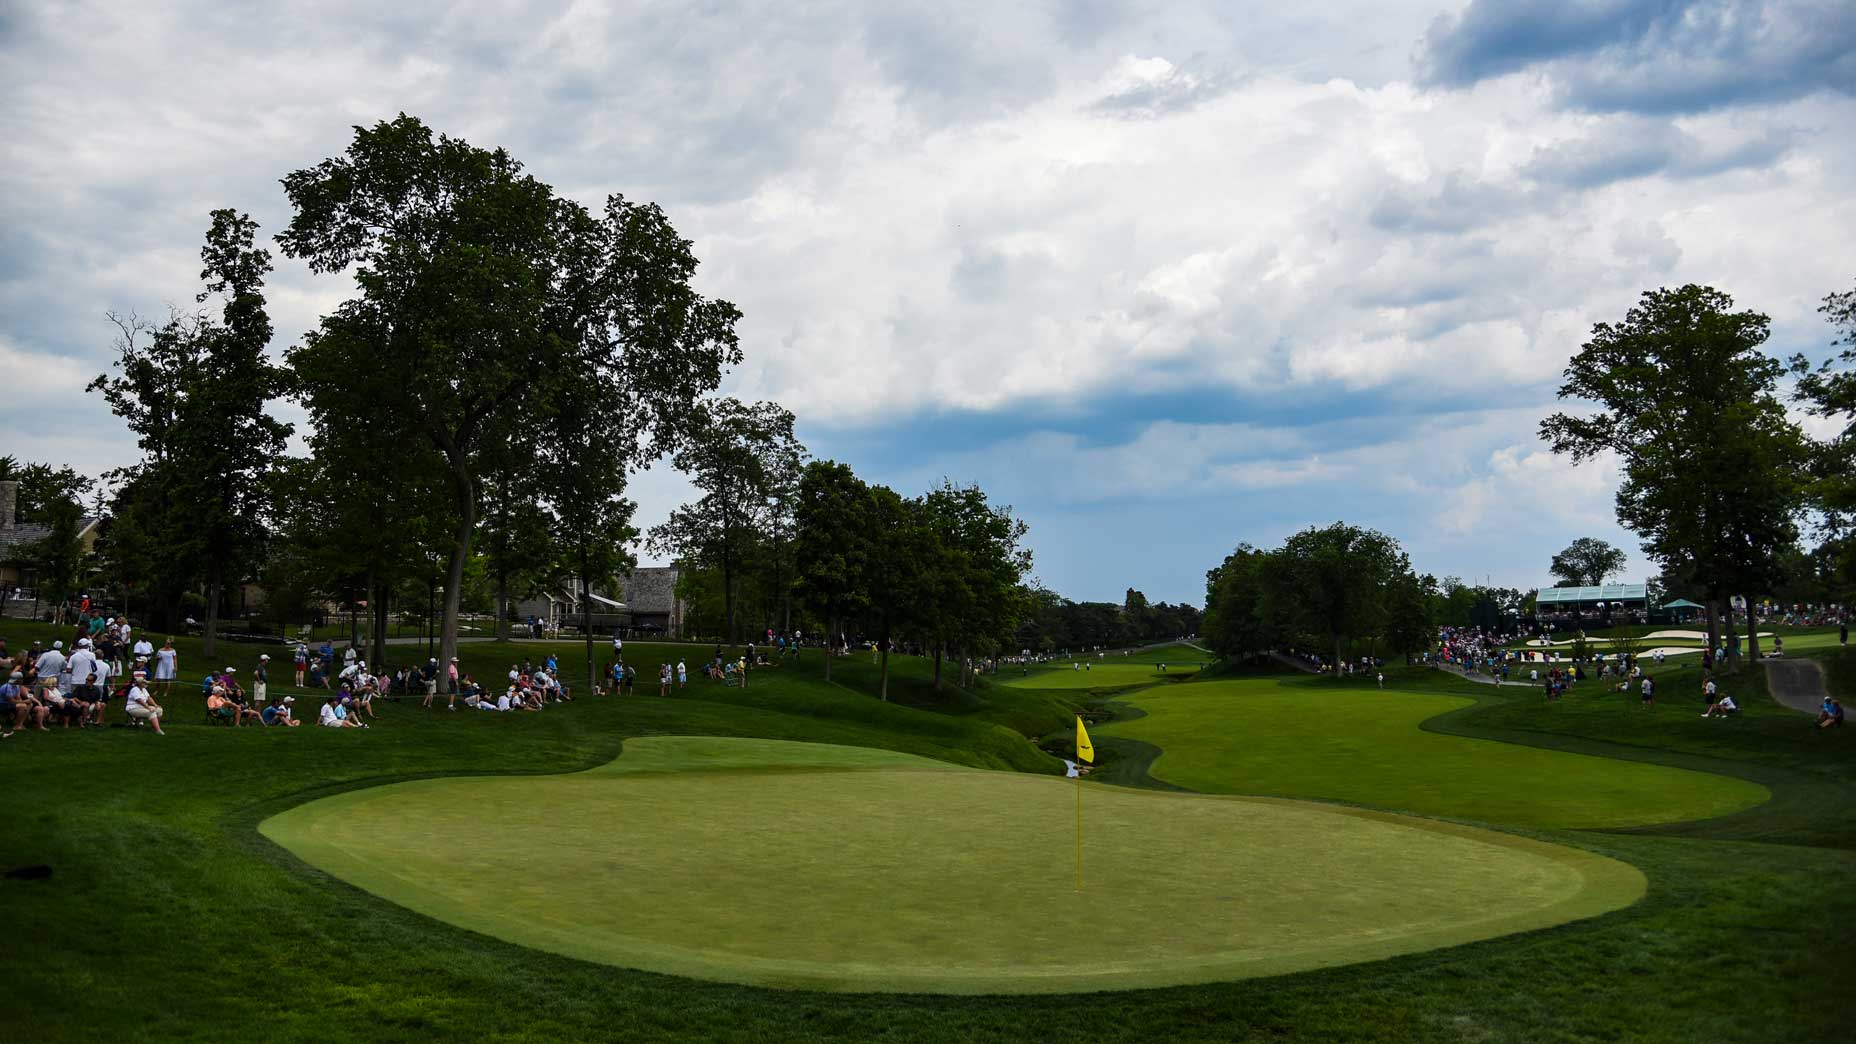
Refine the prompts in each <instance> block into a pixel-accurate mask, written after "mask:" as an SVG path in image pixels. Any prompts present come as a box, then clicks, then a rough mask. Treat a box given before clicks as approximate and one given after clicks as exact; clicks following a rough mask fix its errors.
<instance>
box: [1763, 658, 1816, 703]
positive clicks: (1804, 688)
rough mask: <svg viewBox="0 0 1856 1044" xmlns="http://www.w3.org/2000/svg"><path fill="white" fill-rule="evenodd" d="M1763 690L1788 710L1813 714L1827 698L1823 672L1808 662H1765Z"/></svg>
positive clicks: (1814, 664) (1813, 663) (1811, 662)
mask: <svg viewBox="0 0 1856 1044" xmlns="http://www.w3.org/2000/svg"><path fill="white" fill-rule="evenodd" d="M1765 663H1766V687H1767V688H1769V689H1771V690H1772V698H1773V699H1774V700H1776V701H1778V702H1779V703H1781V704H1784V705H1785V706H1787V707H1790V708H1791V709H1792V710H1796V711H1803V712H1805V713H1806V714H1816V713H1817V712H1818V709H1819V708H1820V707H1822V706H1823V705H1824V700H1825V698H1826V697H1828V696H1829V695H1830V692H1829V690H1827V689H1825V688H1824V670H1823V668H1821V667H1819V666H1818V665H1817V664H1816V663H1815V662H1813V661H1811V660H1767V661H1765Z"/></svg>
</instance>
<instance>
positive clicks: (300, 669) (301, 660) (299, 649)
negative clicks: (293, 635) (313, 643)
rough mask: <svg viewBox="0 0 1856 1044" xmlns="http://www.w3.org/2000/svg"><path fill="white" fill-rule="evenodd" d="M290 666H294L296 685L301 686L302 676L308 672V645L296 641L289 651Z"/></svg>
mask: <svg viewBox="0 0 1856 1044" xmlns="http://www.w3.org/2000/svg"><path fill="white" fill-rule="evenodd" d="M290 666H292V667H294V668H296V687H297V688H299V689H301V688H303V676H304V675H305V674H307V673H308V672H309V646H307V645H304V644H303V643H302V642H298V643H296V648H295V649H293V650H291V652H290Z"/></svg>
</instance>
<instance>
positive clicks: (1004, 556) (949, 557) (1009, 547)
mask: <svg viewBox="0 0 1856 1044" xmlns="http://www.w3.org/2000/svg"><path fill="white" fill-rule="evenodd" d="M919 510H920V518H921V524H922V529H921V533H920V537H921V544H920V548H919V550H918V554H919V555H921V560H920V561H919V562H918V563H917V567H918V570H919V572H920V575H921V578H922V584H921V597H922V598H923V604H922V605H921V606H919V607H918V609H919V611H920V616H921V621H922V624H923V626H924V628H925V629H926V630H927V632H928V633H929V636H930V637H932V638H933V645H934V661H935V662H934V668H935V670H934V685H935V688H936V689H939V688H940V687H941V661H942V659H943V657H944V656H945V655H946V654H947V653H948V652H950V651H953V652H958V653H962V654H966V653H979V654H982V655H987V654H991V653H995V652H997V651H998V650H999V648H1000V647H1001V644H1002V643H1003V642H1004V640H1005V639H1006V638H1007V637H1008V636H1009V635H1011V634H1012V632H1013V631H1014V630H1015V629H1016V628H1017V626H1018V617H1019V614H1020V612H1022V609H1023V607H1022V604H1021V603H1020V602H1019V601H1018V599H1017V593H1018V582H1019V580H1020V579H1021V578H1023V576H1024V575H1025V573H1027V572H1028V571H1030V569H1031V553H1030V552H1029V551H1027V550H1025V549H1024V548H1022V547H1020V546H1019V545H1020V542H1021V541H1022V540H1023V539H1024V537H1025V532H1026V527H1025V524H1024V523H1023V522H1022V521H1020V520H1018V519H1015V518H1013V517H1012V513H1011V509H1010V508H1003V507H994V506H992V505H991V504H988V503H987V502H986V494H985V492H984V491H983V490H981V489H980V488H979V487H978V486H956V485H954V484H953V483H951V482H943V483H942V484H941V485H940V486H939V487H938V488H936V489H933V490H930V491H929V492H928V493H927V494H926V495H925V496H923V497H922V498H921V500H920V502H919ZM962 673H963V678H962V683H963V684H964V683H965V681H966V679H965V677H964V674H965V670H964V656H963V672H962Z"/></svg>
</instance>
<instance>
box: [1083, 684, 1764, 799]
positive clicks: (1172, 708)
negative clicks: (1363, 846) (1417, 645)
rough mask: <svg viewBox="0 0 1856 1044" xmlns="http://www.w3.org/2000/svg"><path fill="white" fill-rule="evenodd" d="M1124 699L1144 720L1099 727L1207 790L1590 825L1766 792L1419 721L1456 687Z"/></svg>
mask: <svg viewBox="0 0 1856 1044" xmlns="http://www.w3.org/2000/svg"><path fill="white" fill-rule="evenodd" d="M1123 702H1125V703H1128V704H1132V705H1133V706H1135V707H1138V708H1140V709H1141V710H1142V711H1144V712H1145V713H1146V717H1143V718H1137V719H1134V720H1129V721H1120V722H1115V723H1113V724H1110V725H1107V726H1103V727H1101V728H1099V729H1097V730H1094V731H1095V732H1096V733H1097V734H1098V735H1100V736H1104V737H1126V738H1129V739H1136V740H1142V741H1144V742H1147V743H1151V744H1153V745H1154V746H1157V747H1159V748H1160V749H1161V754H1160V756H1159V757H1158V758H1157V759H1156V760H1155V761H1154V763H1153V765H1152V767H1151V768H1150V769H1149V770H1148V771H1149V772H1150V773H1151V774H1152V775H1153V777H1154V778H1156V779H1160V780H1164V781H1165V782H1168V783H1172V784H1174V785H1176V786H1181V787H1186V788H1188V789H1191V790H1197V791H1201V792H1206V793H1226V794H1269V795H1280V796H1283V797H1300V798H1319V799H1325V800H1334V801H1348V802H1356V803H1359V804H1363V805H1372V806H1376V807H1379V808H1389V809H1398V810H1401V811H1410V812H1421V813H1425V814H1429V815H1442V816H1453V817H1457V818H1461V819H1473V820H1479V821H1482V822H1490V823H1500V824H1504V825H1514V826H1526V827H1588V828H1591V827H1622V826H1642V825H1648V824H1653V823H1673V822H1682V821H1685V820H1693V819H1708V818H1712V817H1714V816H1722V815H1726V814H1728V813H1730V812H1738V811H1740V810H1741V809H1745V808H1751V807H1752V806H1754V805H1757V804H1760V803H1761V802H1763V801H1765V800H1766V799H1767V798H1768V797H1769V796H1770V795H1769V794H1768V792H1767V791H1766V789H1765V788H1764V787H1762V786H1759V785H1758V784H1756V783H1750V782H1747V781H1746V780H1741V779H1734V778H1732V777H1728V776H1716V775H1711V774H1708V773H1703V772H1690V771H1687V770H1684V769H1675V768H1667V767H1664V766H1660V765H1649V764H1644V763H1641V762H1632V761H1617V760H1613V759H1611V758H1598V757H1589V756H1586V755H1581V754H1567V753H1563V752H1560V751H1552V750H1541V749H1537V748H1534V747H1522V746H1517V745H1514V744H1509V743H1497V742H1493V741H1489V740H1473V739H1464V738H1461V737H1457V736H1445V735H1440V734H1437V733H1431V732H1424V731H1422V730H1420V729H1419V727H1418V726H1419V724H1420V723H1421V722H1423V721H1424V720H1425V719H1426V718H1430V717H1433V716H1435V715H1437V714H1441V713H1443V712H1445V711H1448V710H1453V709H1455V708H1457V707H1461V706H1464V705H1466V704H1468V703H1469V702H1470V701H1469V700H1466V699H1463V698H1461V697H1455V696H1431V695H1417V694H1412V693H1406V692H1381V691H1378V690H1370V689H1369V690H1348V689H1329V688H1317V687H1313V686H1309V685H1295V684H1288V685H1285V684H1281V683H1279V682H1278V681H1276V680H1274V679H1253V680H1236V681H1219V682H1197V683H1193V684H1188V685H1179V686H1168V687H1167V688H1165V689H1162V690H1155V691H1153V692H1147V693H1140V694H1137V695H1134V696H1130V697H1127V698H1126V699H1124V700H1123ZM1645 713H1659V714H1669V713H1675V714H1681V713H1692V712H1690V711H1688V709H1687V708H1686V706H1685V707H1684V708H1683V709H1682V710H1675V709H1673V708H1665V709H1659V710H1657V711H1655V712H1645Z"/></svg>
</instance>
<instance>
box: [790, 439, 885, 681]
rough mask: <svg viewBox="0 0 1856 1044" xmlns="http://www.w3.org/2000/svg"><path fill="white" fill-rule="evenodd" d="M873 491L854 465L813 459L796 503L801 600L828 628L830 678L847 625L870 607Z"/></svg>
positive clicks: (802, 478) (803, 473)
mask: <svg viewBox="0 0 1856 1044" xmlns="http://www.w3.org/2000/svg"><path fill="white" fill-rule="evenodd" d="M869 508H870V488H869V487H868V486H866V485H865V484H864V482H863V480H862V479H859V478H858V477H857V475H856V474H855V473H853V472H852V471H851V469H850V467H849V466H847V465H844V464H840V463H838V462H837V461H831V460H814V461H810V462H808V463H807V464H806V466H805V468H804V470H802V471H801V472H800V475H799V486H798V491H797V496H796V498H795V503H794V516H795V537H794V543H795V556H794V557H795V559H796V561H797V564H798V586H799V596H800V598H801V600H802V601H803V603H804V604H805V605H806V606H808V607H809V608H810V609H811V610H812V612H814V613H816V614H817V615H818V617H819V619H820V620H821V621H822V622H823V623H824V625H825V644H826V650H825V680H827V681H830V680H831V659H832V657H831V647H832V643H833V642H835V641H836V639H837V636H838V634H839V633H840V632H841V630H842V629H843V626H844V621H845V620H846V619H848V618H850V617H853V616H855V615H857V614H858V613H860V612H862V611H863V609H864V607H865V606H866V605H867V604H868V598H867V595H866V592H865V591H864V589H863V585H862V582H861V581H862V579H863V576H864V574H865V571H866V569H867V566H866V563H867V561H868V559H869V555H870V550H871V547H870V542H869V536H870V534H869V522H868V519H867V514H868V511H869Z"/></svg>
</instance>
